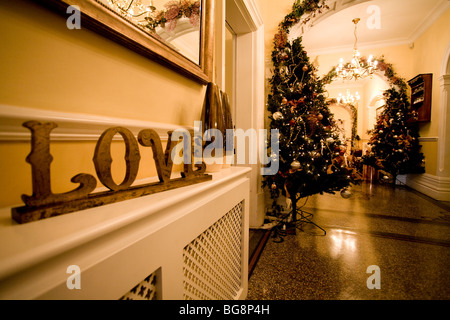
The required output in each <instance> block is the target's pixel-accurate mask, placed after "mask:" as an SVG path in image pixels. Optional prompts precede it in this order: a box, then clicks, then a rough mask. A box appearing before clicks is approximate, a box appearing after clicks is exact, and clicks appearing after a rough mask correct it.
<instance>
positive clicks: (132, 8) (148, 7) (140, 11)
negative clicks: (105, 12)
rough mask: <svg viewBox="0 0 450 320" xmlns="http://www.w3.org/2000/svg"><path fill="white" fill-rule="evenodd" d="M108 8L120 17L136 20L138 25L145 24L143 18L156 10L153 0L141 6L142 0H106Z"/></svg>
mask: <svg viewBox="0 0 450 320" xmlns="http://www.w3.org/2000/svg"><path fill="white" fill-rule="evenodd" d="M108 2H109V4H110V6H111V7H112V8H113V9H114V10H115V11H117V12H118V13H119V14H121V15H122V16H124V17H126V18H128V19H133V20H137V22H138V23H143V22H145V18H146V17H149V16H150V14H151V13H152V12H153V11H155V10H156V8H155V7H154V6H153V0H150V1H147V2H149V3H148V4H143V3H142V0H108Z"/></svg>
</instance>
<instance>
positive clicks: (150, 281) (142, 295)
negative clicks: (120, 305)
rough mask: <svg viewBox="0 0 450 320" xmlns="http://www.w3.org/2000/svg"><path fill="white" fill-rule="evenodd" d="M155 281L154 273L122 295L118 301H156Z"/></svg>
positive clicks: (156, 279)
mask: <svg viewBox="0 0 450 320" xmlns="http://www.w3.org/2000/svg"><path fill="white" fill-rule="evenodd" d="M157 281H158V272H157V271H156V272H154V273H152V274H150V275H149V276H148V277H147V278H145V279H144V280H143V281H142V282H141V283H139V284H138V285H136V286H135V287H134V288H133V289H131V290H130V291H129V292H128V293H127V294H125V295H123V296H122V297H121V298H120V299H119V300H156V299H157V289H156V288H157V285H156V282H157Z"/></svg>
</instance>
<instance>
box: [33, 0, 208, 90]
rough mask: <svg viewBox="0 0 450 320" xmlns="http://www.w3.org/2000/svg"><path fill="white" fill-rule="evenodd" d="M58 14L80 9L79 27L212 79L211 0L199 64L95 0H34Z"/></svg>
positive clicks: (176, 68)
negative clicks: (74, 7)
mask: <svg viewBox="0 0 450 320" xmlns="http://www.w3.org/2000/svg"><path fill="white" fill-rule="evenodd" d="M34 1H36V2H38V3H40V4H42V5H44V6H46V7H48V8H50V9H51V10H54V11H56V12H58V13H59V14H61V15H63V16H65V17H67V18H68V17H69V14H68V13H66V11H67V8H68V7H69V6H74V5H76V6H78V7H79V8H80V11H81V27H82V28H87V29H90V30H92V31H94V32H97V33H99V34H101V35H103V36H105V37H106V38H108V39H110V40H112V41H115V42H117V43H119V44H121V45H123V46H125V47H126V48H128V49H130V50H132V51H135V52H137V53H138V54H140V55H142V56H144V57H146V58H149V59H151V60H153V61H155V62H158V63H160V64H162V65H164V66H166V67H168V68H170V69H172V70H174V71H176V72H178V73H181V74H182V75H184V76H185V77H188V78H190V79H192V80H195V81H197V82H200V83H202V84H207V83H208V82H210V81H211V79H212V71H213V56H214V54H213V48H214V36H213V35H214V30H213V28H214V0H202V1H203V5H202V17H201V25H200V30H201V32H200V57H199V58H200V59H199V60H200V64H196V63H195V62H193V61H191V60H190V59H188V58H187V57H185V56H183V55H182V54H181V53H179V52H177V51H175V50H173V49H172V48H170V47H169V46H168V45H167V44H165V43H164V42H163V41H161V40H159V39H157V38H156V37H153V36H151V35H150V34H149V33H147V32H145V31H144V30H142V29H141V28H139V27H138V26H136V25H134V24H132V23H131V22H129V21H127V20H125V19H123V18H122V17H120V16H119V15H117V14H116V13H114V12H113V11H111V10H109V9H108V8H106V7H105V6H104V5H103V4H101V3H99V2H97V1H95V0H34Z"/></svg>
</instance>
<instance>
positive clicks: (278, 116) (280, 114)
mask: <svg viewBox="0 0 450 320" xmlns="http://www.w3.org/2000/svg"><path fill="white" fill-rule="evenodd" d="M273 119H274V120H281V119H283V114H282V113H281V112H280V111H277V112H275V113H274V114H273Z"/></svg>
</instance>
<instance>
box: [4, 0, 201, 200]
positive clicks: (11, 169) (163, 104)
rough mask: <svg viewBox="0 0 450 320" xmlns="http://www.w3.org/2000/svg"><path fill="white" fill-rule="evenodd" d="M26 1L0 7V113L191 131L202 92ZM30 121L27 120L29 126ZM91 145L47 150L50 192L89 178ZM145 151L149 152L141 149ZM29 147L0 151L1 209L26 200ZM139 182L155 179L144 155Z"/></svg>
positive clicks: (120, 171)
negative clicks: (81, 176)
mask: <svg viewBox="0 0 450 320" xmlns="http://www.w3.org/2000/svg"><path fill="white" fill-rule="evenodd" d="M81 27H82V29H81V30H69V29H67V28H66V20H65V19H64V18H63V17H61V16H59V15H57V14H55V13H53V12H51V11H49V10H47V9H45V8H43V7H41V6H39V5H37V4H35V3H33V2H31V1H30V2H29V1H24V0H17V1H1V2H0V30H2V31H1V32H0V43H1V46H2V50H0V68H1V69H0V70H1V77H0V107H1V105H10V106H18V107H28V108H34V109H41V110H50V111H62V112H70V113H82V114H91V115H99V116H107V117H116V118H123V119H136V120H143V121H151V122H158V123H168V124H175V125H186V126H193V125H194V121H195V120H198V119H200V115H201V108H202V104H203V99H204V94H205V87H204V86H203V85H201V84H199V83H197V82H194V81H191V80H189V79H187V78H184V77H183V76H181V75H179V74H178V73H176V72H173V71H171V70H169V69H167V68H165V67H163V66H161V65H159V64H157V63H155V62H153V61H151V60H149V59H146V58H144V57H142V56H140V55H138V54H136V53H134V52H132V51H130V50H129V49H127V48H125V47H123V46H121V45H118V44H116V43H115V42H112V41H111V40H108V39H106V38H104V37H102V36H100V35H98V34H96V33H93V32H91V31H89V30H87V29H84V28H83V22H82V21H81ZM30 120H33V119H30ZM94 149H95V142H70V143H68V142H57V143H52V145H51V154H52V155H53V157H54V161H53V163H52V185H53V187H54V190H53V191H54V192H64V191H69V190H71V189H73V188H75V187H76V186H77V185H74V184H72V183H71V182H70V178H72V176H74V175H76V174H78V173H81V172H85V173H91V174H93V175H94V176H95V169H94V165H93V162H92V157H93V153H94ZM123 149H124V148H123V144H122V143H120V142H118V143H114V147H113V150H112V153H113V159H118V160H117V161H116V162H113V164H114V168H113V175H114V177H115V178H116V179H117V182H120V181H121V180H122V177H123V176H124V168H123V166H124V161H121V160H120V159H123V153H124V152H123ZM147 149H148V148H147ZM29 151H30V146H29V143H22V142H1V143H0V154H1V155H2V157H0V170H1V172H2V175H1V178H0V179H1V183H0V194H1V197H0V206H11V205H20V204H21V200H20V196H21V194H31V169H30V165H29V164H27V163H26V162H25V158H26V156H27V154H28V153H29ZM141 153H142V156H143V159H142V160H141V169H140V174H139V177H138V178H143V177H149V176H154V175H155V171H154V165H153V160H152V155H151V153H149V150H145V151H142V152H141Z"/></svg>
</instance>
